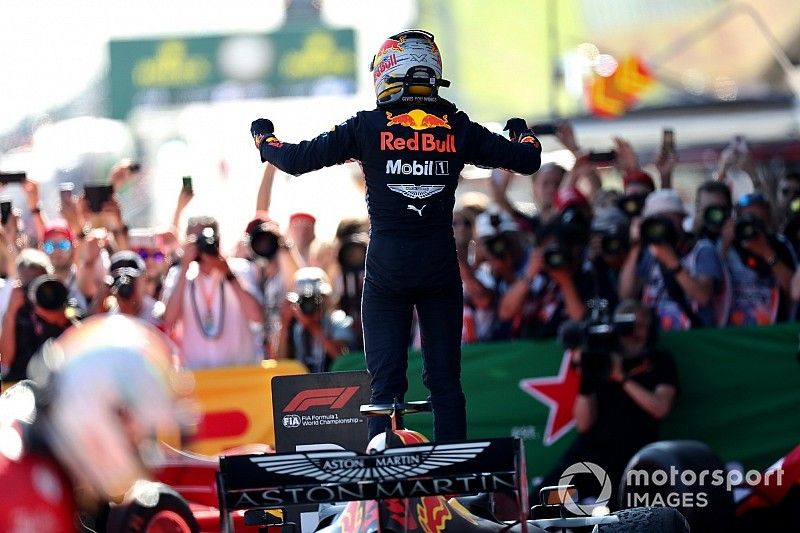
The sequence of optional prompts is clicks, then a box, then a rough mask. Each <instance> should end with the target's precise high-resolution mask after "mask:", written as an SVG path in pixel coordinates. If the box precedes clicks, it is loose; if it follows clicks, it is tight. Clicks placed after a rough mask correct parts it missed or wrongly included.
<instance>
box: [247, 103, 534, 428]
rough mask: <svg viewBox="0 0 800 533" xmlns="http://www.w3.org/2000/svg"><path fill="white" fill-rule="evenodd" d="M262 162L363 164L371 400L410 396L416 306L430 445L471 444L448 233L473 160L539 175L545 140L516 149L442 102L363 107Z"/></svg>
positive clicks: (374, 421) (457, 287) (300, 167)
mask: <svg viewBox="0 0 800 533" xmlns="http://www.w3.org/2000/svg"><path fill="white" fill-rule="evenodd" d="M261 158H262V161H269V162H271V163H273V164H274V165H275V166H276V167H278V168H279V169H281V170H283V171H284V172H287V173H289V174H295V175H297V174H303V173H306V172H310V171H312V170H316V169H319V168H321V167H324V166H330V165H334V164H338V163H344V162H346V161H348V160H351V159H354V160H358V161H360V162H361V164H362V166H363V169H364V175H365V179H366V186H367V206H368V211H369V217H370V242H369V249H368V251H367V260H366V262H367V264H366V274H365V280H364V294H363V298H362V320H363V328H364V351H365V354H366V362H367V369H368V370H369V373H370V376H371V390H372V397H371V401H372V402H373V403H391V402H392V401H393V400H394V399H395V398H397V399H398V400H399V401H403V399H404V395H405V393H406V390H407V388H408V382H407V379H406V369H407V362H408V346H409V340H410V330H411V318H412V312H413V309H414V308H415V307H416V310H417V314H418V317H419V325H420V331H421V335H422V352H423V363H424V370H423V376H422V380H423V383H424V384H425V386H426V387H427V388H428V390H429V391H430V400H431V404H432V407H433V414H434V439H435V440H438V441H442V440H457V439H464V438H466V409H465V400H464V393H463V392H462V389H461V321H462V313H463V301H462V300H463V293H462V286H461V278H460V276H459V272H458V263H457V261H456V250H455V241H454V239H453V229H452V218H453V205H454V203H455V190H456V185H457V183H458V178H459V175H460V173H461V170H462V168H463V167H464V164H465V163H473V164H476V165H480V166H484V167H490V168H495V167H501V168H507V169H510V170H514V171H516V172H519V173H523V174H531V173H533V172H535V171H536V170H537V169H538V168H539V164H540V147H539V145H538V143H512V142H510V141H508V140H506V139H505V138H503V137H502V136H500V135H497V134H494V133H492V132H490V131H489V130H487V129H486V128H484V127H483V126H481V125H479V124H476V123H474V122H472V121H470V120H469V117H467V115H466V114H465V113H463V112H461V111H458V110H457V109H456V107H455V106H454V105H453V104H451V103H449V102H446V101H444V100H441V99H440V100H439V101H438V103H436V104H427V105H424V106H420V105H418V104H415V105H409V104H403V103H398V104H396V105H390V106H382V107H379V108H377V109H374V110H372V111H361V112H359V113H358V114H356V116H354V117H352V118H350V119H349V120H347V121H346V122H343V123H342V124H339V125H338V126H336V127H334V128H333V129H332V130H331V131H329V132H327V133H323V134H322V135H320V136H318V137H316V138H315V139H312V140H311V141H303V142H300V143H298V144H291V143H286V142H280V141H277V140H272V142H267V141H264V143H263V144H262V145H261ZM388 424H389V421H388V417H372V418H370V421H369V432H370V437H372V436H374V435H376V434H378V433H380V432H381V431H383V430H384V429H385V428H386V427H387V426H388Z"/></svg>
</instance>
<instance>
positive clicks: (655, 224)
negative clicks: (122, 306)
mask: <svg viewBox="0 0 800 533" xmlns="http://www.w3.org/2000/svg"><path fill="white" fill-rule="evenodd" d="M640 234H641V238H642V244H644V245H648V244H669V245H671V246H675V245H676V244H678V230H677V229H675V224H673V223H672V220H670V219H668V218H666V217H661V216H652V217H647V218H646V219H644V221H642V227H641V230H640Z"/></svg>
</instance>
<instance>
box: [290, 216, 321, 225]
mask: <svg viewBox="0 0 800 533" xmlns="http://www.w3.org/2000/svg"><path fill="white" fill-rule="evenodd" d="M303 219H304V220H307V221H309V222H310V223H312V224H314V223H316V222H317V219H316V217H314V215H312V214H311V213H292V214H291V215H290V216H289V223H290V224H291V223H292V222H294V221H295V220H303Z"/></svg>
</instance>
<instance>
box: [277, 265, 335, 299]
mask: <svg viewBox="0 0 800 533" xmlns="http://www.w3.org/2000/svg"><path fill="white" fill-rule="evenodd" d="M307 287H311V288H312V291H313V292H318V293H319V294H330V293H331V291H332V290H333V287H331V283H330V280H329V279H328V275H327V274H326V273H325V271H324V270H322V269H321V268H319V267H303V268H299V269H297V272H295V273H294V290H293V291H291V292H289V293H287V297H288V298H289V301H291V302H294V303H296V302H297V300H298V299H299V295H300V294H303V293H305V292H306V290H305V289H306V288H307Z"/></svg>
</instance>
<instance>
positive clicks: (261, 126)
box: [250, 118, 275, 150]
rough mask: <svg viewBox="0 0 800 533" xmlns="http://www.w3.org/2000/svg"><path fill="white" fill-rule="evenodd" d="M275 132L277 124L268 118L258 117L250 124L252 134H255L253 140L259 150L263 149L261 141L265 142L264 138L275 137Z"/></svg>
mask: <svg viewBox="0 0 800 533" xmlns="http://www.w3.org/2000/svg"><path fill="white" fill-rule="evenodd" d="M274 132H275V126H273V124H272V121H271V120H269V119H267V118H259V119H256V120H254V121H253V123H252V124H250V135H252V136H253V142H254V143H255V144H256V148H258V149H259V150H261V143H263V142H264V139H267V138H269V137H274V135H273V133H274Z"/></svg>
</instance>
